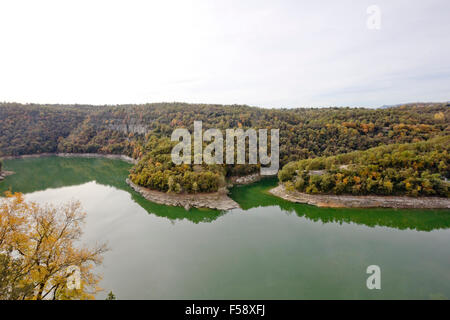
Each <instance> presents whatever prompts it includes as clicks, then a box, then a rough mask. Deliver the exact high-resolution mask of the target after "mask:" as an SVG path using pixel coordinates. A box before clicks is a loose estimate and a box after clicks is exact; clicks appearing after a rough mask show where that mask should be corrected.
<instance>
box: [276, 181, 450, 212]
mask: <svg viewBox="0 0 450 320" xmlns="http://www.w3.org/2000/svg"><path fill="white" fill-rule="evenodd" d="M269 193H271V194H272V195H274V196H276V197H279V198H282V199H284V200H287V201H290V202H296V203H304V204H310V205H314V206H317V207H327V208H397V209H450V199H448V198H442V197H439V198H438V197H418V198H413V197H406V196H353V195H323V194H322V195H313V194H307V193H302V192H298V191H286V189H285V187H284V186H283V185H282V184H280V185H278V186H277V187H275V188H273V189H270V190H269Z"/></svg>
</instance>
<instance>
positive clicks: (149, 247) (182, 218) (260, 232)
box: [0, 157, 450, 299]
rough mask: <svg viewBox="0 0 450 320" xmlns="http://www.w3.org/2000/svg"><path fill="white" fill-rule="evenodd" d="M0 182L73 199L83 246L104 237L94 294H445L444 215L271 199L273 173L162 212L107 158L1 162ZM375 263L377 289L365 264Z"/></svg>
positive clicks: (35, 195) (38, 197) (447, 220)
mask: <svg viewBox="0 0 450 320" xmlns="http://www.w3.org/2000/svg"><path fill="white" fill-rule="evenodd" d="M5 167H6V170H12V171H15V172H16V174H15V175H13V176H10V177H8V178H6V179H5V180H4V181H3V182H1V183H0V192H3V191H5V190H8V189H12V190H13V191H20V192H23V193H25V194H26V199H28V200H32V201H36V202H53V203H56V202H60V201H68V200H71V199H77V200H80V201H81V203H82V205H83V208H84V209H85V211H86V212H87V219H86V225H85V232H84V236H83V241H84V242H86V243H88V244H89V243H95V242H96V241H102V242H104V241H106V242H107V243H108V245H109V247H110V249H111V250H110V251H109V252H107V253H106V254H105V260H104V263H103V265H102V266H101V267H99V268H98V272H100V273H102V274H103V280H102V283H101V286H102V287H103V288H104V289H105V292H103V293H101V294H99V296H98V298H99V299H101V298H104V297H105V296H106V293H107V292H109V291H110V290H112V291H113V292H114V293H115V294H116V296H117V298H118V299H128V298H134V299H228V298H230V299H231V298H233V299H241V298H242V299H381V298H383V299H396V298H401V299H418V298H420V299H422V298H423V299H448V298H450V210H390V209H376V210H367V209H364V210H362V209H320V208H316V207H313V206H308V205H300V204H293V203H289V202H287V201H284V200H281V199H278V198H276V197H273V196H271V195H269V194H268V193H267V190H268V189H270V188H271V187H273V186H275V185H276V180H275V179H266V180H263V181H262V182H259V183H256V184H253V185H250V186H245V187H236V188H233V189H232V190H231V196H232V198H233V199H234V200H235V201H237V202H238V203H239V205H240V206H241V208H242V209H235V210H231V211H226V212H220V211H213V210H198V209H191V210H189V211H188V212H187V211H185V210H184V209H183V208H174V207H167V206H161V205H157V204H154V203H151V202H148V201H146V200H145V199H143V198H142V197H141V196H140V195H138V194H137V193H135V192H134V191H132V190H131V189H130V188H129V187H128V186H127V185H126V183H125V181H124V180H125V178H126V176H127V174H128V170H129V169H130V167H131V165H129V164H127V163H124V162H122V161H118V160H107V159H82V158H57V157H49V158H40V159H22V160H10V161H5ZM372 264H376V265H379V266H380V267H381V272H382V278H381V290H368V289H367V287H366V279H367V276H368V275H367V274H366V268H367V266H369V265H372Z"/></svg>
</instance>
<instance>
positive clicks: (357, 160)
mask: <svg viewBox="0 0 450 320" xmlns="http://www.w3.org/2000/svg"><path fill="white" fill-rule="evenodd" d="M278 177H279V179H280V181H281V182H284V183H285V186H286V187H287V189H288V190H293V189H294V188H295V189H296V190H298V191H301V192H306V193H311V194H318V193H325V194H326V193H331V194H354V195H368V194H379V195H408V196H434V195H438V196H443V197H448V196H449V183H448V182H447V181H446V180H447V179H449V178H450V136H444V137H438V138H434V139H431V140H429V141H425V142H416V143H405V144H391V145H386V146H380V147H376V148H371V149H369V150H365V151H355V152H351V153H346V154H340V155H337V156H332V157H318V158H314V159H306V160H300V161H297V162H291V163H289V164H287V165H286V166H284V168H283V169H282V170H280V172H279V173H278Z"/></svg>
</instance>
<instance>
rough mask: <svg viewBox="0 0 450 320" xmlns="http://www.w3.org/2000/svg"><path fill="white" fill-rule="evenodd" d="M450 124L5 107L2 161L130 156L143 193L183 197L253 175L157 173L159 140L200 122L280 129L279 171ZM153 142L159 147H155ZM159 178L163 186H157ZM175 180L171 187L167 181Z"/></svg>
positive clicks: (358, 112)
mask: <svg viewBox="0 0 450 320" xmlns="http://www.w3.org/2000/svg"><path fill="white" fill-rule="evenodd" d="M449 118H450V108H449V105H448V104H447V103H433V104H420V105H414V104H412V105H405V106H398V107H394V108H386V109H363V108H321V109H311V108H298V109H262V108H256V107H249V106H240V105H232V106H222V105H203V104H198V105H196V104H184V103H158V104H146V105H120V106H89V105H86V106H84V105H83V106H82V105H70V106H69V105H34V104H33V105H22V104H15V103H1V104H0V157H1V156H9V155H23V154H36V153H44V152H75V153H105V154H125V155H129V156H132V157H134V158H136V159H141V160H142V161H141V163H140V164H139V165H138V166H137V167H136V168H135V170H134V172H133V174H134V176H133V175H132V176H131V177H132V178H133V180H134V181H137V182H140V183H139V184H141V185H146V186H149V187H155V188H157V189H160V190H169V189H170V190H172V189H174V188H175V189H174V190H175V191H176V190H178V189H179V186H178V185H180V187H181V189H182V190H183V191H188V192H191V191H192V190H194V189H197V188H198V190H202V191H205V188H202V187H201V186H199V185H198V183H197V185H194V184H193V182H200V180H198V181H197V179H200V177H203V176H204V175H205V174H206V173H207V172H209V173H212V176H214V177H215V174H219V175H231V174H237V175H240V174H246V173H249V172H252V171H254V169H255V168H254V167H249V166H242V165H241V166H237V165H236V166H232V167H225V168H223V167H221V168H220V169H219V168H210V167H208V166H202V167H200V168H198V167H197V168H194V167H193V166H189V168H184V169H183V170H182V172H177V173H176V174H175V173H173V172H172V171H173V170H174V168H172V167H167V168H165V167H164V168H160V167H158V166H157V162H158V163H160V164H162V162H160V161H154V159H155V156H156V155H155V154H154V153H153V154H151V153H149V152H150V151H151V150H150V149H151V148H152V144H154V143H155V141H159V139H162V140H161V141H162V143H165V142H164V141H166V142H167V139H166V138H168V137H170V135H171V133H172V131H173V130H174V129H175V128H179V127H186V128H188V129H189V130H190V131H191V132H192V131H193V122H194V120H197V121H200V120H201V121H203V128H204V129H208V128H218V129H222V130H225V129H229V128H243V129H246V128H255V129H257V128H267V129H280V164H281V165H284V164H287V163H288V162H291V161H298V160H301V159H308V158H314V157H321V156H325V157H326V156H333V155H337V154H340V153H347V152H351V151H354V150H366V149H369V148H372V147H377V146H380V145H386V144H393V143H410V142H419V141H426V140H428V139H431V138H433V137H436V136H443V135H448V134H450V126H449V123H448V122H449V121H448V119H449ZM152 137H154V139H157V140H153V142H151V141H152V140H151V138H152ZM158 143H159V142H156V144H158ZM144 169H145V170H144ZM194 169H195V170H194ZM176 170H178V168H177V169H176ZM219 171H220V172H221V173H218V172H219ZM157 172H160V173H157ZM185 172H190V173H188V176H189V179H188V180H189V181H190V182H189V183H187V182H186V181H181V180H180V177H181V176H182V175H183V176H184V175H185ZM161 173H162V174H163V177H164V178H163V182H162V183H158V182H157V181H158V179H160V174H161ZM181 173H182V174H181ZM155 174H156V175H155ZM172 175H173V179H170V185H171V187H170V186H169V176H172ZM212 176H211V175H209V174H208V177H210V178H211V177H212ZM177 177H178V178H177ZM193 177H194V178H193ZM144 180H145V182H144ZM212 180H216V179H215V178H214V179H212ZM219 180H220V179H219ZM202 181H203V180H202ZM219 182H220V181H219ZM217 183H218V182H217ZM217 183H216V182H212V181H209V180H208V182H204V183H203V185H204V186H207V185H210V186H213V187H207V188H206V189H208V190H209V189H212V190H214V189H216V185H217ZM183 184H184V186H185V187H183ZM158 186H160V187H158Z"/></svg>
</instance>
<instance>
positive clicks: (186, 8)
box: [0, 0, 450, 108]
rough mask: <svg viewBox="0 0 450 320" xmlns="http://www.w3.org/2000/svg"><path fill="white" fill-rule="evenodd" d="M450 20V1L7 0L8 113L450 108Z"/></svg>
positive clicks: (0, 81) (4, 70)
mask: <svg viewBox="0 0 450 320" xmlns="http://www.w3.org/2000/svg"><path fill="white" fill-rule="evenodd" d="M371 5H375V6H376V9H377V10H379V11H377V12H379V15H378V14H377V13H374V11H369V13H368V12H367V9H368V7H369V6H371ZM449 13H450V1H448V0H428V1H423V0H409V1H403V0H388V1H381V0H371V1H366V0H359V1H351V0H340V1H334V0H330V1H301V0H293V1H288V0H279V1H275V0H273V1H265V0H238V1H236V0H224V1H222V0H210V1H202V0H192V1H189V0H180V1H175V0H164V1H137V0H136V1H135V0H126V1H115V0H105V1H96V0H89V1H84V0H76V1H61V0H55V1H49V0H43V1H36V0H30V1H23V0H0V101H4V102H21V103H66V104H73V103H79V104H127V103H147V102H172V101H180V102H190V103H217V104H248V105H253V106H260V107H268V108H282V107H283V108H292V107H322V106H354V107H377V106H382V105H389V104H399V103H406V102H417V101H421V102H429V101H448V100H450V19H449V18H450V17H449ZM368 20H369V22H372V24H369V26H371V27H372V28H369V26H368ZM374 21H375V24H376V26H379V29H374V28H373V26H374V23H373V22H374Z"/></svg>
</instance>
